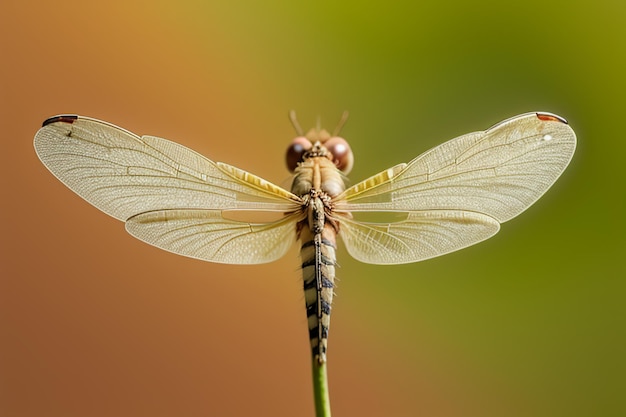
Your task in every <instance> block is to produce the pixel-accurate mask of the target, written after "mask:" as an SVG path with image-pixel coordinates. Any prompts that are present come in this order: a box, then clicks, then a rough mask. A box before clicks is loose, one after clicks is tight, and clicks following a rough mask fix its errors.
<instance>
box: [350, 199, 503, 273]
mask: <svg viewBox="0 0 626 417" xmlns="http://www.w3.org/2000/svg"><path fill="white" fill-rule="evenodd" d="M499 229H500V224H499V223H498V222H497V221H496V220H495V219H493V218H492V217H490V216H487V215H484V214H480V213H475V212H470V211H455V210H430V211H412V212H409V213H408V214H407V216H406V218H405V219H404V220H401V221H397V222H394V223H383V224H381V223H362V222H356V221H353V220H350V219H344V218H342V219H341V226H340V234H339V235H340V236H341V239H342V240H343V242H344V244H345V245H346V249H347V250H348V253H350V255H352V257H354V258H355V259H357V260H359V261H361V262H366V263H371V264H403V263H409V262H417V261H422V260H425V259H429V258H433V257H435V256H439V255H444V254H446V253H449V252H453V251H456V250H459V249H463V248H465V247H467V246H470V245H473V244H475V243H478V242H481V241H483V240H485V239H487V238H489V237H491V236H493V235H495V234H496V233H497V232H498V230H499Z"/></svg>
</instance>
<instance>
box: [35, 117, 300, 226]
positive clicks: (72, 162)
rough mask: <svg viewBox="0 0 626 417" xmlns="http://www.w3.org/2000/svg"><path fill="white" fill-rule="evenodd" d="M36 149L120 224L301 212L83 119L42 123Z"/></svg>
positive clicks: (151, 143)
mask: <svg viewBox="0 0 626 417" xmlns="http://www.w3.org/2000/svg"><path fill="white" fill-rule="evenodd" d="M35 150H36V152H37V155H38V156H39V158H40V159H41V161H42V162H43V163H44V165H45V166H46V167H47V168H48V169H49V170H50V171H51V172H52V173H53V174H54V175H55V176H56V177H57V178H58V179H59V180H61V181H62V182H63V183H64V184H65V185H67V186H68V187H69V188H70V189H71V190H73V191H74V192H76V193H77V194H79V195H80V196H81V197H83V198H84V199H85V200H87V201H88V202H89V203H91V204H93V205H94V206H96V207H97V208H99V209H100V210H102V211H104V212H105V213H107V214H109V215H111V216H113V217H115V218H117V219H119V220H122V221H125V220H127V219H128V218H130V217H131V216H134V215H136V214H139V213H144V212H149V211H155V210H166V209H181V208H182V209H196V208H197V209H217V210H220V209H255V210H262V211H281V212H289V211H293V210H295V209H297V207H298V206H299V201H300V199H299V197H296V196H295V195H293V194H292V193H290V192H288V191H286V190H284V189H282V188H280V187H278V186H276V185H273V184H271V183H269V182H267V181H265V180H263V179H261V178H259V177H256V176H254V175H252V174H249V173H247V172H245V171H242V170H239V169H237V168H235V167H232V166H229V165H226V164H222V163H215V162H212V161H210V160H208V159H206V158H205V157H203V156H202V155H200V154H198V153H196V152H194V151H192V150H190V149H188V148H186V147H184V146H182V145H179V144H177V143H174V142H171V141H168V140H165V139H161V138H157V137H153V136H142V137H139V136H137V135H135V134H133V133H131V132H129V131H127V130H124V129H122V128H119V127H117V126H114V125H112V124H109V123H106V122H102V121H99V120H95V119H90V118H86V117H80V116H57V117H53V118H51V119H48V120H46V121H45V122H44V125H43V127H42V128H41V129H40V130H39V131H38V132H37V134H36V136H35Z"/></svg>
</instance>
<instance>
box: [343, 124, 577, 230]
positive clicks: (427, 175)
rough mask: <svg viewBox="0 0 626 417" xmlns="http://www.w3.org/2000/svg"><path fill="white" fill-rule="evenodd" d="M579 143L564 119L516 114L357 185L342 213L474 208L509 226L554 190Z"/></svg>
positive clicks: (346, 196) (345, 197)
mask: <svg viewBox="0 0 626 417" xmlns="http://www.w3.org/2000/svg"><path fill="white" fill-rule="evenodd" d="M575 148H576V135H575V134H574V131H573V130H572V129H571V128H570V127H569V125H567V122H566V121H565V120H564V119H562V118H560V117H558V116H555V115H551V114H547V113H528V114H524V115H521V116H516V117H513V118H511V119H508V120H506V121H504V122H502V123H499V124H497V125H495V126H494V127H492V128H490V129H488V130H486V131H484V132H476V133H470V134H467V135H464V136H461V137H458V138H456V139H453V140H451V141H448V142H446V143H444V144H442V145H439V146H437V147H435V148H433V149H431V150H430V151H427V152H426V153H424V154H422V155H420V156H418V157H417V158H415V159H414V160H413V161H411V162H410V163H408V164H406V165H404V164H402V165H398V166H396V167H394V168H391V169H389V170H386V171H384V172H382V173H380V174H378V175H375V176H373V177H371V178H369V179H367V180H365V181H363V182H361V183H358V184H356V185H354V186H353V187H351V188H349V189H348V190H346V191H345V192H344V193H342V194H341V195H339V196H337V197H336V198H335V210H336V211H338V212H342V211H345V212H347V211H396V210H397V211H404V210H406V211H410V210H461V211H474V212H478V213H483V214H486V215H488V216H491V217H493V218H494V219H496V220H498V221H499V222H501V223H502V222H505V221H507V220H509V219H511V218H513V217H515V216H517V215H518V214H520V213H521V212H522V211H524V210H525V209H527V208H528V207H529V206H530V205H532V204H533V203H534V202H535V201H536V200H537V199H538V198H539V197H541V195H543V193H545V192H546V191H547V190H548V188H550V186H551V185H552V184H553V183H554V182H555V181H556V180H557V178H558V177H559V176H560V175H561V173H562V172H563V171H564V170H565V168H566V167H567V165H568V163H569V161H570V160H571V158H572V155H573V154H574V149H575Z"/></svg>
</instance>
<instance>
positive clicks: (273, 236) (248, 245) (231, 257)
mask: <svg viewBox="0 0 626 417" xmlns="http://www.w3.org/2000/svg"><path fill="white" fill-rule="evenodd" d="M297 220H298V215H296V214H292V215H290V216H287V217H285V218H283V219H282V220H279V221H276V222H273V223H264V224H250V223H244V222H238V221H232V220H226V219H224V218H223V217H222V214H221V212H220V211H219V210H159V211H152V212H148V213H143V214H138V215H136V216H133V217H131V218H130V219H128V220H127V221H126V230H127V231H128V232H129V233H130V234H131V235H133V236H135V237H136V238H138V239H140V240H143V241H144V242H146V243H149V244H151V245H154V246H157V247H159V248H161V249H165V250H167V251H170V252H174V253H177V254H179V255H184V256H189V257H191V258H196V259H201V260H204V261H210V262H219V263H226V264H260V263H266V262H271V261H274V260H276V259H278V258H280V257H282V256H283V255H284V254H285V252H287V250H289V248H290V247H291V246H292V245H293V243H294V242H295V240H296V221H297Z"/></svg>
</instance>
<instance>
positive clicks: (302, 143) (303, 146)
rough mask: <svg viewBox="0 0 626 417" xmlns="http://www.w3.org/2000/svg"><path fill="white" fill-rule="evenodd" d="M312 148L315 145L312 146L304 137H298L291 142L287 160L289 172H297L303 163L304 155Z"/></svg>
mask: <svg viewBox="0 0 626 417" xmlns="http://www.w3.org/2000/svg"><path fill="white" fill-rule="evenodd" d="M312 147H313V144H311V142H310V141H309V140H308V139H307V138H305V137H304V136H298V137H297V138H295V139H294V140H293V141H292V142H291V145H289V148H287V155H286V158H285V160H286V162H287V168H288V169H289V172H294V171H295V170H296V168H297V167H298V163H299V162H302V157H303V156H304V153H305V152H306V151H308V150H309V149H311V148H312Z"/></svg>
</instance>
